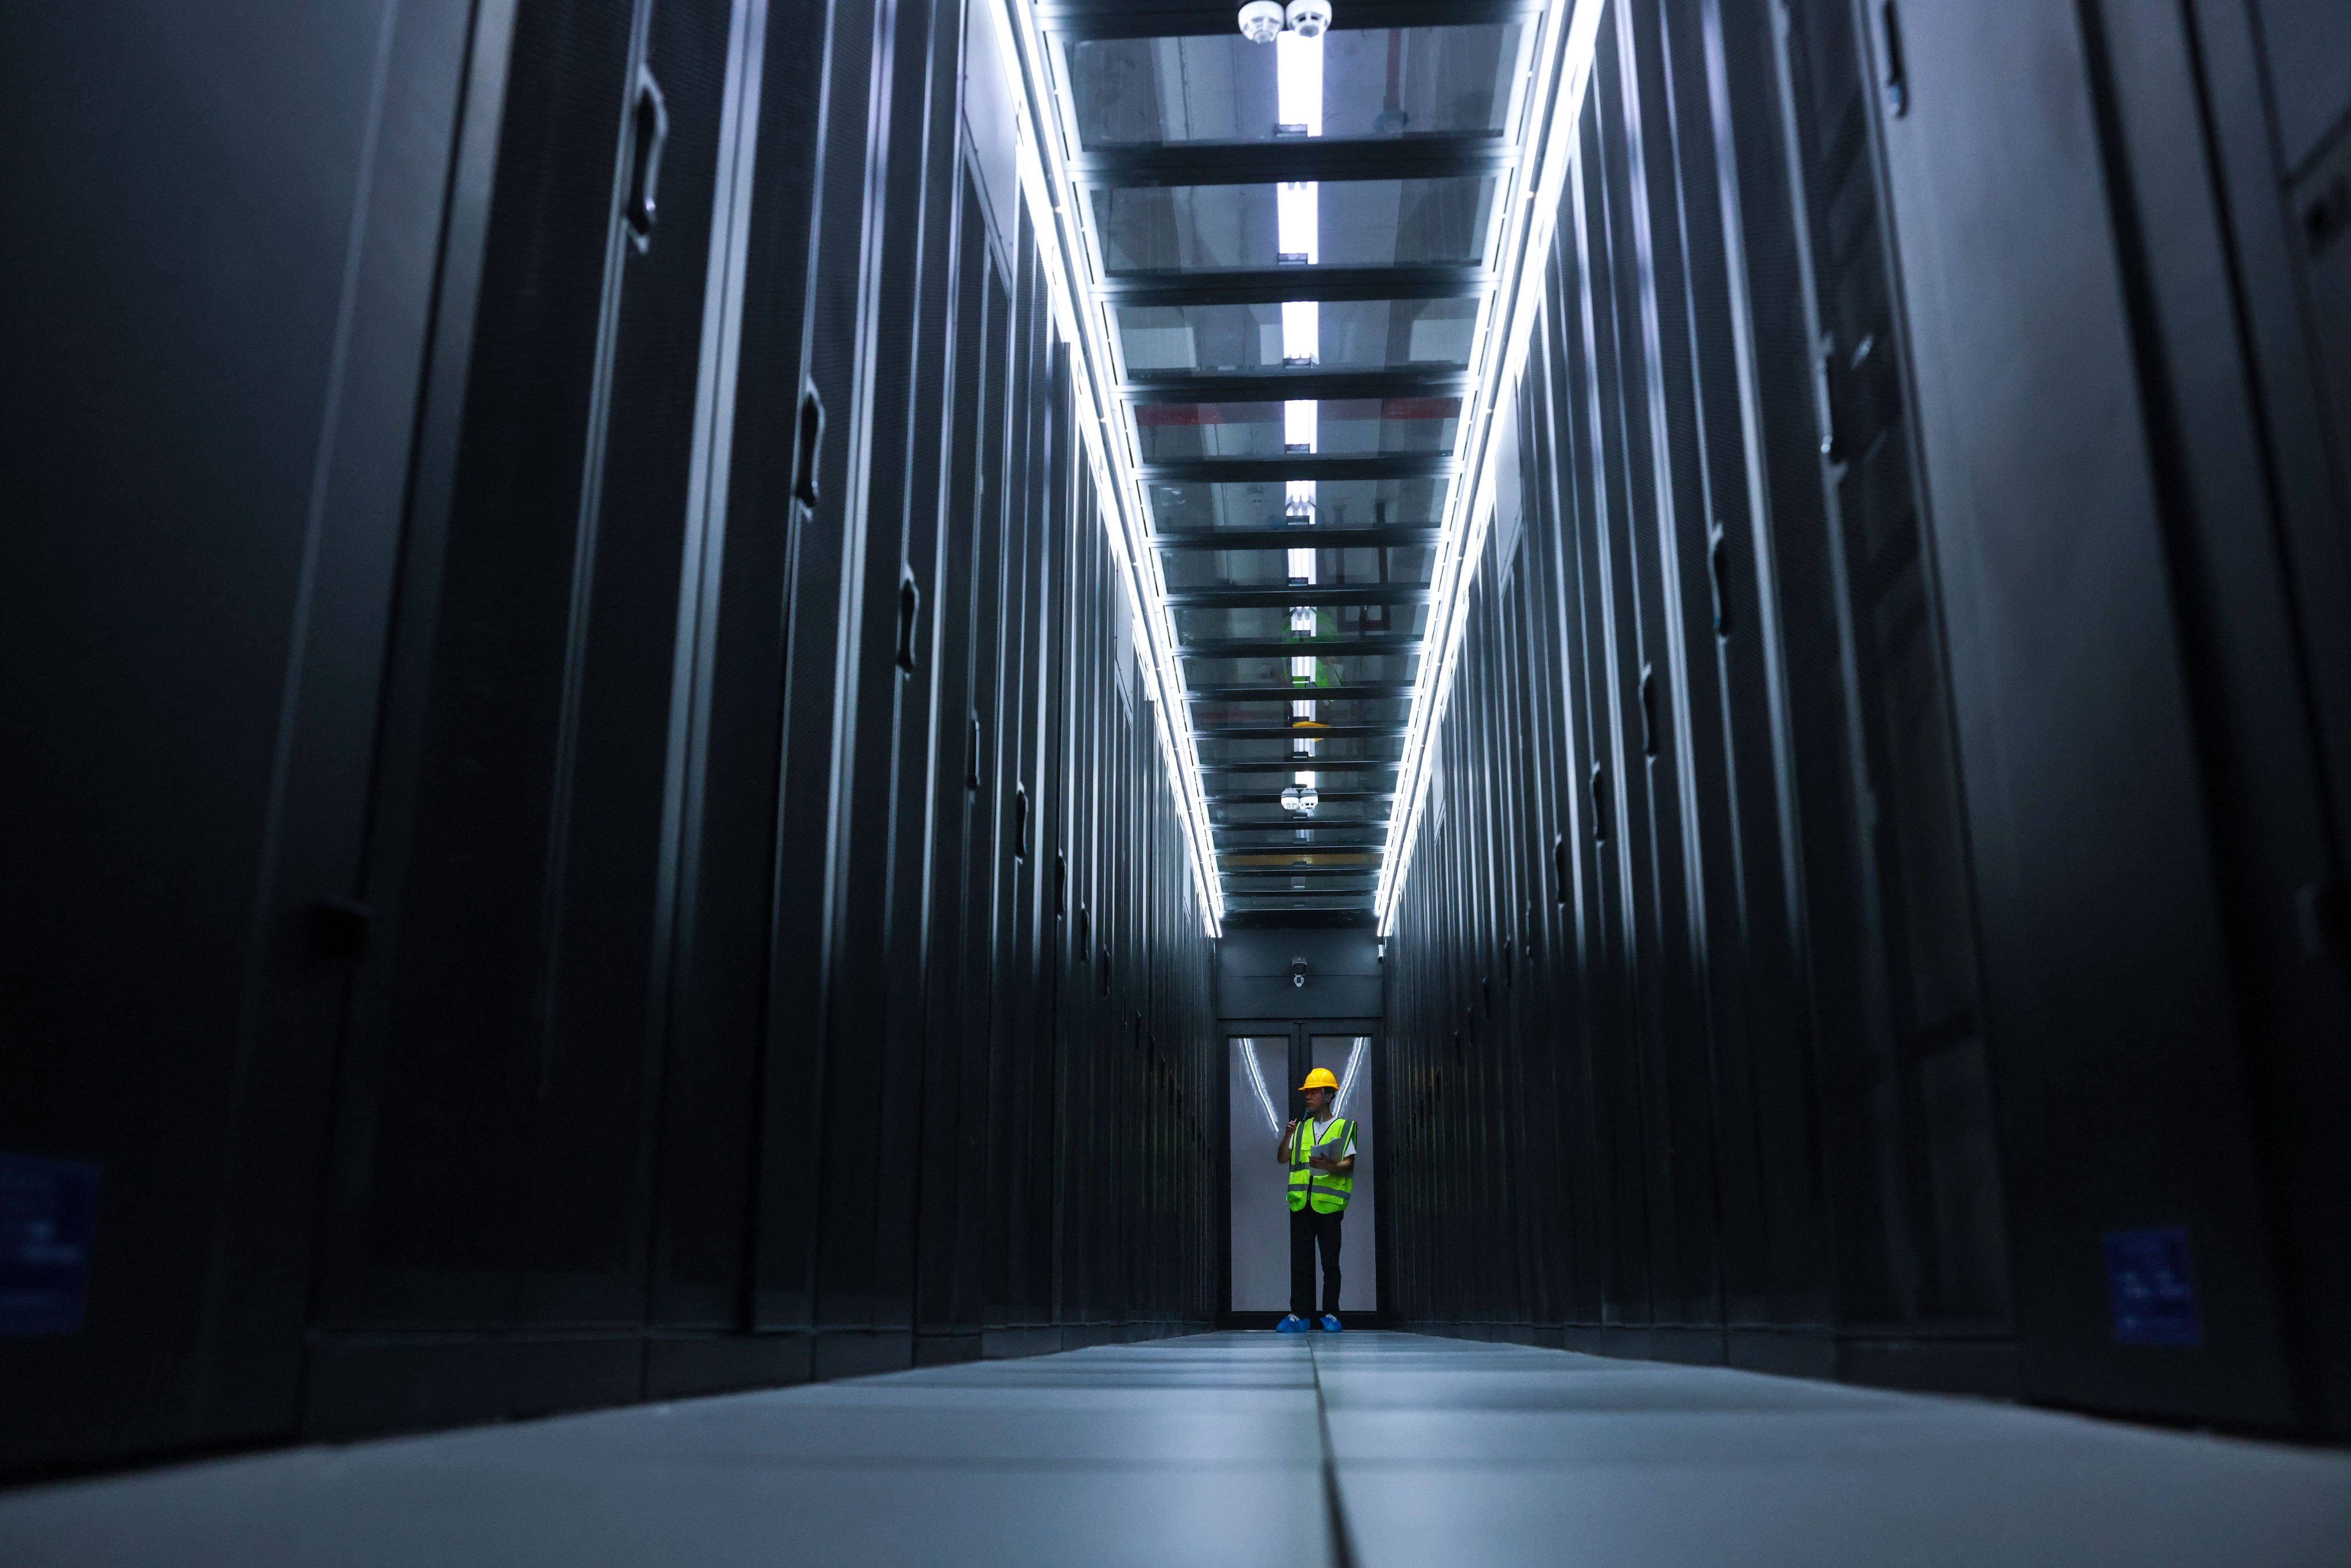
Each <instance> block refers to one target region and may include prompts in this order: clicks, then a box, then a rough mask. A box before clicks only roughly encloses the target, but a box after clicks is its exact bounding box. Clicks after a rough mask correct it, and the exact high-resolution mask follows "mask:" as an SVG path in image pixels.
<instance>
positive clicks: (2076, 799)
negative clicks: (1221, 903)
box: [1382, 0, 2351, 1438]
mask: <svg viewBox="0 0 2351 1568" xmlns="http://www.w3.org/2000/svg"><path fill="white" fill-rule="evenodd" d="M2124 9H2125V8H2121V7H2116V6H2112V5H2104V4H2100V3H2098V0H2085V4H2083V5H2079V6H2040V7H2028V8H2022V9H2020V8H2016V7H1980V6H1975V5H1966V4H1959V3H1956V0H1954V3H1952V4H1933V3H1929V0H1900V3H1899V4H1890V5H1876V4H1872V5H1866V6H1863V5H1849V4H1847V3H1846V0H1622V3H1612V4H1611V5H1609V6H1608V11H1607V15H1605V16H1604V17H1603V19H1602V21H1601V24H1600V32H1599V38H1598V46H1597V50H1596V55H1595V58H1594V61H1593V68H1592V71H1591V76H1590V78H1589V83H1588V88H1587V90H1586V93H1585V96H1584V98H1583V103H1582V108H1581V120H1580V121H1579V122H1578V123H1577V125H1576V126H1575V133H1576V136H1577V139H1578V140H1577V143H1576V147H1577V151H1576V155H1575V156H1576V162H1575V164H1574V167H1573V172H1572V173H1571V175H1570V177H1569V181H1568V186H1567V189H1566V192H1565V194H1564V195H1563V196H1562V207H1561V211H1560V214H1559V218H1558V225H1557V229H1556V237H1555V240H1554V242H1553V245H1552V250H1551V252H1550V255H1549V256H1548V258H1547V270H1546V271H1545V272H1544V276H1543V280H1542V287H1543V289H1544V294H1543V298H1542V301H1541V319H1540V323H1539V326H1538V327H1537V329H1536V331H1535V336H1534V340H1533V342H1532V344H1531V348H1530V350H1529V352H1528V357H1527V361H1526V368H1525V371H1524V374H1523V377H1522V379H1521V380H1520V382H1518V383H1517V385H1516V388H1515V394H1514V396H1515V402H1514V403H1513V404H1512V405H1510V406H1508V407H1506V408H1505V410H1504V412H1502V413H1499V415H1498V416H1497V417H1498V419H1499V421H1500V422H1501V428H1500V429H1499V432H1498V433H1497V434H1496V436H1495V438H1494V440H1495V447H1496V451H1497V456H1496V479H1495V503H1494V506H1495V510H1494V516H1493V520H1492V523H1491V526H1490V528H1489V531H1488V532H1487V534H1486V535H1485V544H1484V553H1483V555H1482V557H1481V558H1480V559H1479V560H1478V562H1477V565H1476V573H1477V575H1476V579H1475V585H1474V588H1473V589H1472V591H1471V594H1470V597H1469V599H1468V602H1467V606H1466V609H1465V611H1464V617H1465V631H1464V634H1463V637H1462V642H1461V644H1460V648H1459V653H1458V665H1457V666H1456V667H1455V669H1454V671H1453V674H1452V676H1451V685H1450V693H1451V695H1450V699H1449V703H1448V706H1447V708H1446V710H1445V713H1444V716H1443V719H1442V722H1441V726H1440V727H1439V728H1438V729H1437V732H1436V734H1435V737H1434V738H1433V741H1432V750H1431V760H1430V762H1429V766H1428V771H1429V784H1428V788H1427V790H1426V795H1425V796H1424V798H1423V799H1422V800H1421V801H1420V804H1419V816H1418V819H1417V825H1416V830H1415V837H1414V840H1413V845H1414V848H1413V852H1412V855H1411V859H1410V861H1409V862H1408V869H1407V870H1406V871H1405V874H1404V877H1403V881H1402V883H1401V892H1400V895H1399V897H1398V899H1397V903H1396V905H1395V911H1394V915H1393V917H1392V924H1391V925H1390V926H1389V927H1388V928H1387V929H1385V930H1384V937H1385V945H1384V975H1385V985H1386V991H1387V1009H1388V1016H1387V1024H1388V1041H1389V1045H1388V1051H1389V1057H1388V1061H1387V1064H1386V1066H1387V1071H1386V1075H1385V1082H1386V1084H1387V1086H1388V1094H1389V1103H1388V1105H1387V1107H1386V1111H1385V1115H1386V1119H1385V1121H1384V1134H1383V1136H1384V1151H1385V1159H1386V1162H1387V1165H1386V1168H1385V1170H1384V1174H1383V1176H1382V1182H1383V1192H1384V1206H1385V1208H1386V1214H1385V1218H1386V1222H1387V1225H1388V1226H1389V1228H1390V1230H1389V1234H1388V1237H1387V1239H1386V1245H1387V1247H1388V1257H1387V1266H1388V1269H1389V1270H1390V1278H1389V1281H1388V1284H1389V1288H1390V1294H1391V1299H1390V1300H1389V1301H1387V1303H1386V1306H1387V1309H1388V1312H1389V1314H1390V1316H1391V1317H1392V1318H1394V1319H1395V1320H1398V1321H1402V1322H1407V1323H1412V1324H1417V1325H1421V1326H1425V1327H1430V1328H1434V1329H1437V1330H1439V1331H1441V1332H1447V1333H1464V1334H1470V1335H1486V1336H1494V1337H1510V1338H1520V1339H1528V1340H1531V1341H1534V1342H1536V1343H1552V1344H1564V1345H1566V1346H1568V1347H1569V1348H1573V1349H1581V1350H1590V1351H1602V1352H1606V1353H1609V1354H1629V1355H1653V1356H1660V1357H1667V1358H1674V1359H1688V1360H1696V1361H1713V1362H1724V1361H1727V1362H1729V1363H1730V1364H1735V1365H1740V1366H1746V1367H1750V1368H1756V1369H1761V1370H1767V1371H1776V1372H1786V1373H1800V1374H1804V1375H1816V1376H1840V1377H1846V1378H1851V1379H1855V1380H1859V1381H1866V1382H1873V1383H1881V1384H1888V1385H1909V1386H1917V1387H1925V1388H1942V1389H1956V1390H1965V1391H1970V1392H1976V1393H1983V1394H1991V1395H1997V1396H2011V1397H2014V1396H2022V1397H2027V1398H2032V1399H2038V1400H2043V1401H2047V1402H2050V1403H2054V1404H2060V1405H2069V1406H2077V1407H2089V1408H2095V1409H2101V1410H2107V1411H2116V1412H2123V1413H2130V1414H2137V1415H2142V1416H2153V1417H2157V1418H2161V1419H2168V1420H2182V1421H2194V1422H2209V1423H2220V1424H2227V1425H2235V1426H2239V1427H2245V1428H2249V1429H2261V1430H2269V1431H2285V1432H2299V1433H2304V1434H2326V1435H2331V1436H2332V1437H2337V1438H2340V1437H2344V1436H2346V1435H2351V1314H2346V1312H2345V1302H2346V1301H2351V1294H2346V1291H2351V1272H2346V1255H2345V1252H2344V1249H2343V1248H2342V1245H2341V1237H2342V1229H2341V1218H2342V1216H2343V1214H2344V1213H2345V1212H2346V1202H2351V1163H2346V1162H2351V1155H2346V1150H2351V1140H2346V1137H2345V1131H2346V1124H2351V946H2346V923H2345V917H2344V913H2343V912H2344V907H2345V905H2344V903H2343V892H2342V889H2343V887H2344V883H2343V881H2342V877H2343V873H2344V868H2345V864H2346V862H2345V859H2344V856H2343V850H2344V846H2345V845H2346V842H2347V841H2351V840H2346V828H2351V812H2346V807H2351V789H2346V779H2351V773H2347V772H2346V768H2347V767H2351V723H2346V719H2351V702H2346V699H2347V698H2351V650H2347V649H2346V643H2345V639H2344V636H2343V627H2342V623H2341V617H2342V614H2343V612H2344V610H2345V608H2346V604H2351V596H2346V591H2351V571H2346V562H2351V552H2346V540H2351V526H2346V522H2347V520H2351V505H2346V502H2347V501H2351V485H2346V479H2351V272H2347V271H2346V268H2351V256H2346V252H2351V244H2344V243H2339V242H2337V240H2336V239H2335V235H2336V234H2337V233H2338V232H2340V228H2341V225H2336V224H2335V220H2334V219H2333V218H2332V217H2331V216H2329V214H2332V213H2333V212H2334V211H2335V207H2334V205H2333V204H2334V203H2335V200H2336V198H2335V195H2334V194H2332V193H2335V192H2339V191H2341V190H2343V189H2344V188H2345V187H2344V185H2343V182H2344V180H2345V179H2346V171H2351V131H2346V118H2347V117H2346V112H2345V111H2346V110H2351V68H2346V66H2345V65H2344V58H2345V57H2338V58H2337V59H2336V60H2335V65H2334V66H2333V67H2330V68H2324V69H2321V68H2316V67H2314V66H2312V65H2310V64H2309V60H2310V58H2311V51H2312V50H2313V49H2314V48H2315V47H2318V40H2319V38H2320V37H2321V35H2323V34H2326V35H2328V36H2332V37H2335V38H2336V39H2338V40H2340V39H2341V38H2342V37H2344V36H2345V28H2344V27H2343V26H2342V25H2341V21H2340V17H2341V13H2340V12H2339V11H2335V10H2333V9H2331V8H2327V7H2320V6H2310V7H2296V6H2294V5H2270V4H2263V5H2260V6H2258V7H2252V6H2246V5H2231V4H2209V3H2206V0H2189V3H2186V4H2181V5H2169V6H2162V7H2156V8H2153V9H2148V8H2129V16H2128V18H2127V19H2126V18H2124V17H2123V16H2121V14H2120V13H2121V12H2122V11H2123V10H2124ZM1995 13H1997V16H1995ZM2257 13H2258V14H2257ZM2329 29H2332V33H2331V34H2328V30H2329ZM2346 213H2351V208H2346Z"/></svg>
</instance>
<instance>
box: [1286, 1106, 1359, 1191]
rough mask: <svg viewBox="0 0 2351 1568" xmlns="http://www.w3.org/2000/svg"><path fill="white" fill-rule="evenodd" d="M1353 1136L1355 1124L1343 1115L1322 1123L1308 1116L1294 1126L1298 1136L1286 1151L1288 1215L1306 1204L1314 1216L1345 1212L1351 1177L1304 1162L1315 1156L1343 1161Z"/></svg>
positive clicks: (1352, 1185) (1352, 1184)
mask: <svg viewBox="0 0 2351 1568" xmlns="http://www.w3.org/2000/svg"><path fill="white" fill-rule="evenodd" d="M1318 1129H1319V1131H1318ZM1354 1136H1355V1124H1353V1122H1350V1121H1349V1120H1347V1118H1346V1117H1344V1116H1333V1117H1332V1118H1331V1120H1330V1121H1328V1122H1324V1123H1318V1122H1316V1121H1315V1120H1314V1118H1313V1117H1311V1116H1309V1117H1307V1118H1306V1119H1305V1120H1304V1121H1302V1122H1301V1123H1299V1124H1298V1136H1297V1138H1296V1139H1295V1140H1294V1141H1293V1143H1292V1145H1291V1146H1290V1213H1292V1214H1295V1213H1297V1212H1298V1211H1299V1210H1300V1209H1301V1208H1304V1207H1306V1206H1307V1205H1308V1204H1310V1203H1311V1204H1312V1205H1313V1206H1314V1212H1315V1213H1317V1214H1339V1213H1343V1212H1344V1211H1345V1209H1346V1207H1347V1196H1348V1194H1350V1193H1352V1192H1353V1191H1354V1190H1355V1178H1354V1177H1353V1176H1340V1175H1338V1174H1337V1173H1336V1172H1334V1171H1318V1170H1316V1169H1315V1168H1314V1167H1313V1166H1310V1165H1308V1164H1307V1163H1306V1162H1307V1161H1308V1160H1310V1159H1312V1158H1313V1157H1314V1156H1315V1155H1322V1156H1323V1157H1324V1158H1326V1159H1333V1160H1340V1159H1344V1158H1346V1157H1347V1145H1349V1144H1350V1143H1352V1142H1353V1140H1354Z"/></svg>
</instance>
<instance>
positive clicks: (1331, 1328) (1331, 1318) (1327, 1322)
mask: <svg viewBox="0 0 2351 1568" xmlns="http://www.w3.org/2000/svg"><path fill="white" fill-rule="evenodd" d="M1322 1332H1323V1333H1338V1332H1339V1314H1338V1313H1336V1312H1324V1313H1323V1314H1322Z"/></svg>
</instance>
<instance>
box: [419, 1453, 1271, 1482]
mask: <svg viewBox="0 0 2351 1568" xmlns="http://www.w3.org/2000/svg"><path fill="white" fill-rule="evenodd" d="M640 1466H643V1467H646V1468H653V1467H663V1466H667V1467H675V1468H680V1469H709V1470H750V1471H761V1470H864V1469H873V1470H884V1469H907V1470H996V1471H1021V1472H1029V1473H1034V1474H1039V1475H1052V1474H1060V1473H1064V1472H1069V1471H1082V1472H1085V1473H1089V1474H1094V1473H1107V1472H1119V1471H1128V1472H1133V1473H1134V1474H1138V1475H1164V1474H1167V1473H1170V1472H1175V1473H1197V1474H1203V1475H1217V1474H1239V1475H1250V1474H1259V1473H1261V1472H1263V1471H1264V1470H1265V1469H1268V1468H1269V1467H1271V1468H1274V1469H1292V1470H1299V1471H1305V1470H1311V1469H1315V1468H1316V1467H1315V1466H1314V1465H1313V1464H1312V1463H1311V1462H1286V1461H1285V1460H1284V1459H1283V1458H1282V1457H1281V1456H1280V1455H1279V1454H1274V1455H1258V1456H1253V1457H1249V1458H1220V1459H1191V1458H1180V1457H1176V1456H1165V1457H1145V1458H1118V1459H1113V1458H1088V1457H1084V1456H1076V1455H1072V1456H1070V1457H1066V1458H990V1457H985V1456H950V1455H940V1456H935V1457H931V1456H924V1455H914V1454H892V1455H860V1456H851V1455H822V1454H818V1455H805V1456H803V1455H783V1456H774V1455H707V1454H698V1455H689V1456H684V1457H680V1456H675V1455H669V1454H658V1455H636V1456H632V1457H631V1458H630V1460H629V1467H630V1468H632V1469H634V1468H637V1467H640ZM468 1468H469V1469H470V1468H472V1467H468ZM566 1469H567V1471H569V1470H570V1469H576V1467H566ZM411 1473H413V1472H411ZM385 1479H390V1478H385Z"/></svg>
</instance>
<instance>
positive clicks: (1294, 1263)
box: [1290, 1204, 1347, 1318]
mask: <svg viewBox="0 0 2351 1568" xmlns="http://www.w3.org/2000/svg"><path fill="white" fill-rule="evenodd" d="M1344 1218H1347V1211H1346V1210H1345V1209H1341V1210H1340V1211H1339V1212H1338V1213H1336V1214H1317V1213H1315V1212H1314V1208H1313V1206H1312V1205H1311V1204H1310V1205H1308V1206H1307V1207H1304V1208H1300V1209H1293V1210H1291V1211H1290V1311H1291V1312H1296V1313H1297V1314H1298V1315H1299V1316H1300V1317H1301V1318H1311V1317H1314V1316H1316V1315H1317V1314H1316V1312H1315V1311H1314V1249H1315V1248H1316V1246H1318V1245H1320V1246H1321V1247H1322V1311H1323V1312H1328V1313H1331V1314H1332V1316H1334V1317H1335V1316H1336V1315H1338V1312H1339V1221H1341V1220H1343V1219H1344Z"/></svg>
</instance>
